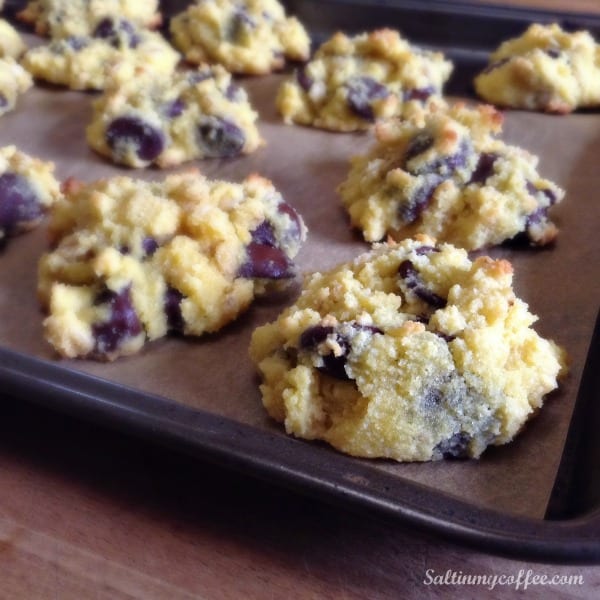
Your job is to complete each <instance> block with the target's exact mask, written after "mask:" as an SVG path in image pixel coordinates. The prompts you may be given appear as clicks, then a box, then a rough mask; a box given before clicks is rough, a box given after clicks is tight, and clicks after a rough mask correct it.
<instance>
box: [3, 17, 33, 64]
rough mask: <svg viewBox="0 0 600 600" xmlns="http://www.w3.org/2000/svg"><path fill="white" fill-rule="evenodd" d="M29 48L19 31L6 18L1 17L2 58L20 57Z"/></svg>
mask: <svg viewBox="0 0 600 600" xmlns="http://www.w3.org/2000/svg"><path fill="white" fill-rule="evenodd" d="M26 49H27V46H25V42H24V41H23V39H22V38H21V36H20V35H19V32H18V31H17V30H16V29H15V28H14V27H13V26H12V25H11V24H10V23H9V22H8V21H5V20H4V19H0V58H6V57H11V58H19V56H21V54H23V52H25V50H26Z"/></svg>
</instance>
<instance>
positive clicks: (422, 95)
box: [403, 85, 436, 102]
mask: <svg viewBox="0 0 600 600" xmlns="http://www.w3.org/2000/svg"><path fill="white" fill-rule="evenodd" d="M435 93H436V89H435V88H434V87H433V86H431V85H429V86H427V87H424V88H414V89H412V90H404V93H403V97H404V101H405V102H408V101H409V100H418V101H419V102H425V101H426V100H427V99H428V98H429V97H430V96H433V94H435Z"/></svg>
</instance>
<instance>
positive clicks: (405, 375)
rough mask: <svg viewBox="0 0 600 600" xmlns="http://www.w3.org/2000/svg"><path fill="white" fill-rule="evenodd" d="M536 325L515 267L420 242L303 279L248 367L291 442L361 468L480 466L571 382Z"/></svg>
mask: <svg viewBox="0 0 600 600" xmlns="http://www.w3.org/2000/svg"><path fill="white" fill-rule="evenodd" d="M535 320H536V317H534V316H533V315H532V314H531V313H530V312H529V310H528V307H527V305H526V304H525V303H524V302H523V301H522V300H520V299H518V298H516V297H515V294H514V292H513V289H512V268H511V265H510V263H508V262H507V261H505V260H492V259H491V258H489V257H486V256H482V257H479V258H477V259H476V260H474V261H471V260H470V259H469V257H468V255H467V252H466V251H465V250H463V249H459V248H456V247H454V246H452V245H450V244H436V243H435V241H434V240H433V239H431V238H428V237H427V236H418V237H416V238H414V239H408V240H404V241H402V242H401V243H390V244H378V245H375V246H374V247H373V249H372V250H371V251H370V252H368V253H365V254H363V255H362V256H359V257H358V258H356V259H355V260H354V261H353V262H351V263H347V264H343V265H340V266H339V267H337V268H335V269H333V270H331V271H330V272H327V273H315V274H313V275H310V276H308V277H307V278H306V281H305V284H304V287H303V291H302V293H301V295H300V297H299V299H298V300H297V302H296V303H295V304H294V305H293V306H291V307H289V308H288V309H286V310H285V311H284V312H283V313H282V314H281V315H280V316H279V318H278V319H277V320H276V321H274V322H272V323H269V324H267V325H264V326H262V327H259V328H257V329H256V330H255V332H254V334H253V336H252V341H251V347H250V355H251V358H252V360H253V361H254V362H255V363H256V365H257V367H258V370H259V372H260V374H261V376H262V381H263V383H262V385H261V386H260V389H261V392H262V399H263V404H264V406H265V408H266V410H267V412H268V414H269V415H270V416H271V417H272V418H274V419H275V420H277V421H279V422H282V423H284V425H285V429H286V432H287V433H288V434H292V435H294V436H297V437H300V438H306V439H309V440H312V439H319V440H324V441H326V442H328V443H329V444H331V445H332V446H334V447H335V448H337V449H338V450H341V451H342V452H346V453H348V454H351V455H353V456H360V457H368V458H375V457H383V458H391V459H395V460H397V461H428V460H437V459H441V458H446V457H473V458H478V457H479V456H480V455H481V453H482V452H483V451H484V450H485V449H486V447H488V446H491V445H501V444H505V443H507V442H509V441H511V440H512V439H513V437H514V436H515V435H516V434H517V433H518V432H519V431H520V430H521V428H522V427H523V425H524V424H525V422H526V421H527V420H528V419H529V418H530V417H531V416H533V415H534V414H535V413H536V411H537V410H538V409H539V408H540V407H541V406H542V403H543V398H544V396H545V395H546V394H548V393H549V392H550V391H552V390H553V389H555V388H556V387H557V377H559V376H560V375H562V374H564V372H565V355H564V352H563V351H562V350H561V349H560V348H559V347H558V346H557V345H556V344H554V343H553V342H552V341H548V340H546V339H543V338H541V337H540V336H539V335H538V334H537V333H536V332H535V331H534V330H533V329H532V328H531V324H532V323H533V322H534V321H535Z"/></svg>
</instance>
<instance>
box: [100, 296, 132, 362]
mask: <svg viewBox="0 0 600 600" xmlns="http://www.w3.org/2000/svg"><path fill="white" fill-rule="evenodd" d="M94 304H95V305H96V306H99V305H108V308H109V311H110V312H109V317H108V320H107V321H104V322H102V323H94V324H93V325H92V332H93V334H94V338H95V352H96V353H98V354H100V355H105V354H107V353H109V352H114V351H115V350H116V349H117V348H118V347H119V346H120V345H121V344H122V342H123V341H124V340H126V339H127V338H130V337H134V336H136V335H139V334H140V333H141V332H142V325H141V323H140V320H139V318H138V315H137V313H136V311H135V308H134V306H133V303H132V301H131V286H127V287H125V288H123V289H122V290H121V291H120V292H115V291H113V290H110V289H108V288H106V289H104V290H103V291H102V292H101V293H100V294H98V296H97V297H96V300H95V302H94Z"/></svg>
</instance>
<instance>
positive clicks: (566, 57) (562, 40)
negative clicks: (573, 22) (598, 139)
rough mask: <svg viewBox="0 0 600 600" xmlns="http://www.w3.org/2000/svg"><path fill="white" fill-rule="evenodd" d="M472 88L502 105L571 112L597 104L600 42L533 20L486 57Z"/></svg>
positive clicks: (599, 75)
mask: <svg viewBox="0 0 600 600" xmlns="http://www.w3.org/2000/svg"><path fill="white" fill-rule="evenodd" d="M475 89H476V91H477V93H478V94H479V96H481V97H482V98H483V99H485V100H486V101H487V102H491V103H493V104H497V105H500V106H506V107H512V108H521V109H528V110H538V111H545V112H551V113H569V112H571V111H573V110H575V109H576V108H578V107H589V106H598V105H599V104H600V46H598V44H596V43H595V42H594V39H593V38H592V36H591V35H590V34H589V33H588V32H587V31H577V32H575V33H567V32H566V31H563V30H562V29H561V28H560V27H559V26H558V25H557V24H552V25H539V24H534V25H531V26H530V27H529V29H527V31H526V32H525V33H524V34H523V35H522V36H521V37H519V38H515V39H512V40H508V41H506V42H504V43H503V44H501V45H500V47H499V48H498V49H497V50H496V51H495V52H494V53H493V54H492V55H491V56H490V59H489V65H488V66H487V68H486V69H485V70H484V71H483V72H482V73H480V74H479V75H478V76H477V77H476V78H475Z"/></svg>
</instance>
